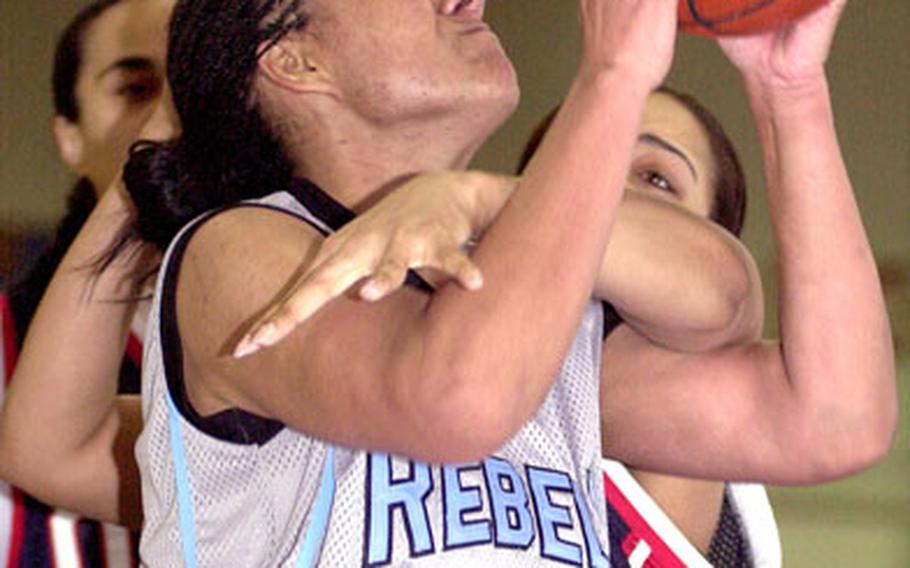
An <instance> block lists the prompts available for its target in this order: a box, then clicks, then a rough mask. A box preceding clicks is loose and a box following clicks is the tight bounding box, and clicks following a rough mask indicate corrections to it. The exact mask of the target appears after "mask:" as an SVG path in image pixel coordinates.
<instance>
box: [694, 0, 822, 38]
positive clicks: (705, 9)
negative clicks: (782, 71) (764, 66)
mask: <svg viewBox="0 0 910 568" xmlns="http://www.w3.org/2000/svg"><path fill="white" fill-rule="evenodd" d="M825 3H826V0H680V1H679V27H680V29H681V30H682V31H684V32H689V33H694V34H698V35H703V36H708V37H715V36H726V35H750V34H756V33H761V32H765V31H768V30H773V29H776V28H780V27H782V26H785V25H787V24H789V23H791V22H793V21H794V20H797V19H799V18H801V17H803V16H805V15H806V14H808V13H810V12H812V11H813V10H816V9H818V8H820V7H821V6H823V5H824V4H825Z"/></svg>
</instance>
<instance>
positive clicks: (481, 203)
mask: <svg viewBox="0 0 910 568" xmlns="http://www.w3.org/2000/svg"><path fill="white" fill-rule="evenodd" d="M468 175H469V176H470V178H469V180H468V181H469V183H468V184H466V185H467V190H466V191H463V192H459V196H460V199H459V208H460V209H461V211H462V212H463V213H464V215H465V217H466V218H467V219H468V222H469V225H470V231H471V236H472V237H478V236H480V235H482V234H483V233H484V231H486V229H487V227H489V226H490V224H491V223H492V222H493V219H495V218H496V215H498V214H499V212H500V211H501V210H502V208H503V206H504V205H505V203H506V201H508V199H509V196H511V195H512V192H513V191H514V189H515V187H516V186H517V185H518V181H519V178H517V177H514V176H506V175H500V174H491V173H486V172H480V171H472V172H469V173H468Z"/></svg>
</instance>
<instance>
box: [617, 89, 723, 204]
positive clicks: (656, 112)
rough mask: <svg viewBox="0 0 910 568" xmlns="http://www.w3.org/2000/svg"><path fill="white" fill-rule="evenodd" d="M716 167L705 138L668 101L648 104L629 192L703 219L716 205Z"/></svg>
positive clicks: (658, 98)
mask: <svg viewBox="0 0 910 568" xmlns="http://www.w3.org/2000/svg"><path fill="white" fill-rule="evenodd" d="M715 176H716V167H715V164H714V159H713V157H712V154H711V143H710V139H709V138H708V133H707V132H706V131H705V129H704V127H702V125H701V123H700V122H698V119H697V118H696V117H695V116H693V115H692V113H691V112H689V109H687V108H686V107H685V106H683V105H682V104H681V103H680V102H679V101H677V100H676V99H674V98H673V97H672V96H669V95H666V94H663V93H655V94H653V95H651V97H650V98H649V99H648V102H647V105H646V107H645V112H644V117H643V119H642V125H641V132H640V133H639V138H638V143H637V144H636V146H635V151H634V153H633V158H632V168H631V169H630V171H629V179H628V187H631V188H634V189H638V190H641V191H646V192H649V193H653V194H655V195H658V196H660V197H662V198H664V199H669V200H670V201H674V202H676V203H677V204H679V205H682V206H683V207H685V208H686V209H688V210H689V211H691V212H693V213H695V214H696V215H699V216H701V217H708V216H709V215H710V213H711V208H712V204H713V202H714V189H713V187H714V180H715Z"/></svg>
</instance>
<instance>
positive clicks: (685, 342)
mask: <svg viewBox="0 0 910 568" xmlns="http://www.w3.org/2000/svg"><path fill="white" fill-rule="evenodd" d="M487 178H488V179H486V180H485V181H484V183H483V184H475V185H474V186H473V187H469V188H468V189H469V190H468V191H465V192H463V193H460V194H457V196H458V198H459V199H461V200H462V201H463V202H464V203H465V205H464V206H463V210H466V211H468V216H469V218H470V219H472V229H473V232H474V234H482V233H483V231H484V230H485V229H486V227H487V226H488V224H489V223H490V222H492V220H493V219H495V216H496V214H497V213H498V211H499V209H500V208H501V207H502V206H503V204H504V203H505V202H506V200H507V199H508V196H509V195H510V194H511V191H512V189H513V188H514V186H515V184H516V183H517V181H518V180H517V178H508V177H499V176H490V175H488V176H487ZM655 227H660V230H655ZM643 283H646V285H643ZM594 297H596V298H600V299H604V300H608V301H609V302H610V303H612V304H613V306H614V307H615V308H616V309H617V311H619V313H620V314H621V315H622V316H623V319H624V321H626V322H627V323H629V324H630V325H631V326H632V327H634V328H635V329H636V330H637V331H638V332H639V333H641V334H642V335H644V336H646V337H647V338H648V339H650V340H652V341H654V342H655V343H657V344H659V345H662V346H664V347H668V348H670V349H676V350H680V351H707V350H711V349H714V348H717V347H721V346H724V345H731V344H735V343H740V342H742V341H746V340H748V339H751V338H752V337H754V336H755V335H756V333H758V331H759V330H760V329H761V320H762V318H763V316H764V308H763V298H762V293H761V281H760V277H759V275H758V270H757V268H756V266H755V262H754V260H753V259H752V257H751V255H750V254H749V252H748V251H747V250H746V248H745V247H744V246H743V245H742V243H741V242H739V241H738V240H737V239H735V238H734V237H733V236H732V235H730V234H729V233H727V232H726V231H725V230H723V229H722V228H721V227H720V226H718V225H717V224H715V223H712V222H710V221H707V220H705V219H703V218H701V217H699V216H698V215H695V214H693V213H691V212H690V211H688V210H686V209H685V208H683V207H681V206H679V205H676V204H674V203H671V202H668V201H666V200H662V199H657V198H655V197H652V196H648V195H646V194H644V193H643V192H640V191H635V190H630V189H627V190H626V193H625V195H624V197H623V201H622V203H621V204H620V206H619V208H618V209H617V213H616V221H615V224H614V227H613V232H612V234H611V236H610V242H609V244H608V245H607V249H606V253H605V255H604V258H603V261H602V263H601V265H600V270H599V272H598V276H597V279H596V281H595V285H594Z"/></svg>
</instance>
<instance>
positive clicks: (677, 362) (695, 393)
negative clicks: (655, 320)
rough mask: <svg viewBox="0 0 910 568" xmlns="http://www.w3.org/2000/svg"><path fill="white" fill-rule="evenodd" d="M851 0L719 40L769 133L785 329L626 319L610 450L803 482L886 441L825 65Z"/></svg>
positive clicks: (870, 301)
mask: <svg viewBox="0 0 910 568" xmlns="http://www.w3.org/2000/svg"><path fill="white" fill-rule="evenodd" d="M843 6H844V2H842V1H835V2H832V3H831V4H830V5H829V6H827V7H826V8H824V9H823V10H822V11H820V12H818V13H816V14H813V16H811V17H809V18H807V19H806V20H804V21H803V22H802V23H801V24H800V25H801V26H802V30H801V32H802V33H800V32H799V31H798V32H797V33H796V34H791V35H789V36H785V37H788V38H789V40H791V41H790V43H784V44H783V47H781V45H780V44H773V43H772V47H769V46H768V45H767V42H773V41H775V40H777V39H780V38H775V37H773V36H769V37H765V36H757V37H755V38H747V39H737V40H735V41H728V44H727V45H725V46H724V47H725V50H726V51H727V52H728V56H729V57H730V58H731V59H732V60H733V61H734V63H735V64H736V65H737V67H738V68H739V69H740V72H741V74H742V75H743V78H744V82H745V85H746V91H747V95H748V97H749V101H750V105H751V108H752V112H753V115H754V117H755V122H756V125H757V128H758V132H759V138H760V140H761V142H762V147H763V149H764V155H765V164H764V165H765V177H766V184H767V194H768V199H769V202H770V206H771V212H772V221H773V228H774V235H775V240H776V243H777V248H778V265H779V278H780V282H779V286H780V290H781V293H780V314H779V319H780V329H781V341H780V342H765V343H759V342H753V343H750V344H747V345H743V346H738V347H732V348H728V349H723V350H719V351H716V352H713V353H708V354H703V355H687V354H681V353H672V352H669V351H667V350H664V349H661V348H659V347H656V346H655V345H653V344H652V343H651V342H649V341H647V340H646V339H645V338H643V337H642V336H641V335H639V334H637V333H636V332H634V331H633V330H631V329H629V328H628V327H625V326H624V327H622V328H620V329H618V330H617V331H616V332H614V334H612V335H611V336H610V337H609V338H608V339H607V341H606V343H605V351H604V356H605V357H607V356H608V354H609V356H610V357H611V358H610V365H604V380H603V382H602V408H603V417H604V421H605V423H604V428H605V431H606V432H607V433H608V435H607V436H606V437H605V440H604V443H605V448H604V451H605V454H608V455H610V456H612V457H616V458H617V459H620V460H622V461H625V462H627V463H630V464H634V465H636V466H638V467H644V468H647V469H654V470H656V471H664V472H667V473H673V474H677V475H687V476H693V477H706V478H715V479H716V478H721V479H730V480H757V481H764V482H768V483H776V484H784V485H799V484H809V483H819V482H823V481H828V480H831V479H835V478H838V477H842V476H845V475H849V474H851V473H854V472H857V471H859V470H861V469H864V468H866V467H868V466H869V465H871V464H873V463H875V462H876V461H878V460H880V459H881V458H882V457H883V456H884V455H885V454H886V453H887V452H888V449H889V447H890V444H891V441H892V438H893V434H894V429H895V427H896V421H897V394H896V384H895V374H896V373H895V367H894V355H893V352H892V341H891V334H890V328H889V323H888V317H887V313H886V310H885V304H884V299H883V296H882V292H881V286H880V284H879V279H878V275H877V271H876V267H875V262H874V258H873V255H872V251H871V248H870V246H869V243H868V241H867V239H866V235H865V231H864V229H863V226H862V221H861V218H860V215H859V211H858V209H857V205H856V202H855V199H854V196H853V191H852V187H851V184H850V181H849V177H848V175H847V171H846V167H845V165H844V162H843V159H842V157H841V153H840V148H839V145H838V143H837V137H836V133H835V127H834V117H833V112H832V108H831V102H830V98H829V95H828V85H827V82H826V80H825V76H824V72H823V70H822V69H823V67H822V65H823V62H824V58H825V56H826V54H827V49H828V45H829V44H830V37H831V35H833V29H834V25H835V22H836V20H837V16H838V15H839V12H840V10H841V9H842V8H843ZM775 49H776V51H773V53H774V56H775V58H772V57H768V56H767V54H768V53H769V52H771V51H772V50H775ZM788 50H789V51H788ZM781 52H784V54H785V55H787V56H790V57H789V59H788V57H777V56H779V55H780V54H781ZM766 61H774V62H775V63H776V64H777V65H778V67H775V68H769V67H764V66H763V64H762V63H763V62H766ZM788 61H794V62H796V63H797V65H796V66H790V67H788V66H787V65H786V63H787V62H788ZM781 62H783V63H784V65H781ZM806 62H808V64H807V63H806ZM800 65H802V67H800ZM780 67H784V70H786V71H787V73H782V72H781V69H780ZM794 67H795V69H794ZM642 361H647V366H646V367H645V368H643V367H642V365H641V362H642ZM633 383H635V384H634V386H633ZM655 408H656V409H660V412H659V416H655V412H654V411H653V409H655ZM649 409H650V410H649ZM704 448H711V449H712V450H711V452H704V451H703V449H704ZM693 452H698V455H699V456H700V459H699V460H692V459H691V456H692V455H693Z"/></svg>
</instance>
